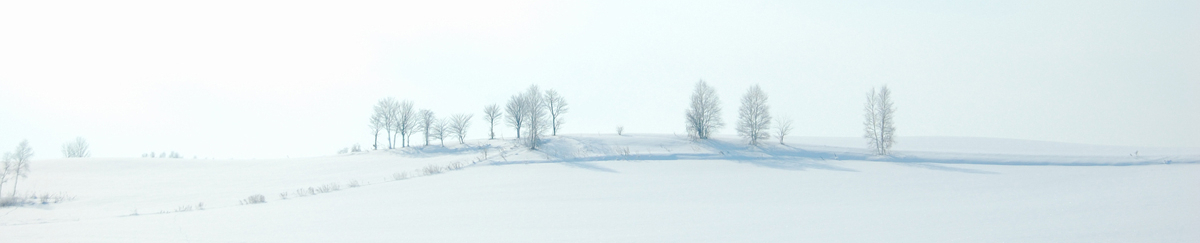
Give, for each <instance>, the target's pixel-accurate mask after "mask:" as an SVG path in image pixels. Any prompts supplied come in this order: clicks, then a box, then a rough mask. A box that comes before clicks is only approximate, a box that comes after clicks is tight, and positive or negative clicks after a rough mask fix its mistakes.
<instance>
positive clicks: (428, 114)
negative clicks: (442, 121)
mask: <svg viewBox="0 0 1200 243" xmlns="http://www.w3.org/2000/svg"><path fill="white" fill-rule="evenodd" d="M418 114H419V115H417V117H419V118H420V123H419V124H418V125H419V127H418V128H419V129H421V133H422V134H425V146H429V137H430V135H432V134H433V132H434V130H433V128H434V125H437V121H438V119H437V117H434V116H433V111H431V110H424V109H422V110H421V112H419V113H418Z"/></svg>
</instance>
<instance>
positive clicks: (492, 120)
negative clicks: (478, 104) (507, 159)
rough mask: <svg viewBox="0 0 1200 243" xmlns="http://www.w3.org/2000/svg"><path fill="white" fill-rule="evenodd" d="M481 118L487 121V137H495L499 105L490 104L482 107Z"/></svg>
mask: <svg viewBox="0 0 1200 243" xmlns="http://www.w3.org/2000/svg"><path fill="white" fill-rule="evenodd" d="M483 119H484V120H487V122H488V139H496V120H497V119H500V106H498V105H496V104H492V105H489V106H487V107H484V108H483Z"/></svg>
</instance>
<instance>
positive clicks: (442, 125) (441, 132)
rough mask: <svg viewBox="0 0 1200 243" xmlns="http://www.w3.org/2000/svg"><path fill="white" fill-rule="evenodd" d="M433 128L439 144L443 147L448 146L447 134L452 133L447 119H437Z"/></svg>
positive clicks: (433, 134) (433, 133) (434, 136)
mask: <svg viewBox="0 0 1200 243" xmlns="http://www.w3.org/2000/svg"><path fill="white" fill-rule="evenodd" d="M432 129H433V132H432V133H431V134H432V136H433V138H436V139H437V140H438V144H440V145H442V147H446V136H448V135H450V134H449V133H450V131H449V130H450V129H449V126H448V125H447V124H446V119H437V121H435V122H433V127H432Z"/></svg>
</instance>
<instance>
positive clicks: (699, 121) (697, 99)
mask: <svg viewBox="0 0 1200 243" xmlns="http://www.w3.org/2000/svg"><path fill="white" fill-rule="evenodd" d="M686 116H687V131H688V137H689V138H692V139H708V137H709V136H710V135H712V132H714V131H716V130H717V129H721V128H722V127H725V122H723V121H721V99H720V98H718V97H717V91H716V90H713V88H712V87H709V86H708V83H705V82H704V80H700V82H696V89H695V91H693V92H692V103H691V105H690V106H689V107H688V110H687V114H686Z"/></svg>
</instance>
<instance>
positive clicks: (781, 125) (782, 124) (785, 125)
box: [775, 117, 792, 144]
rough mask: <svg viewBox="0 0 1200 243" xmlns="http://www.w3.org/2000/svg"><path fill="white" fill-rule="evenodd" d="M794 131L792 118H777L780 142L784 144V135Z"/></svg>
mask: <svg viewBox="0 0 1200 243" xmlns="http://www.w3.org/2000/svg"><path fill="white" fill-rule="evenodd" d="M790 133H792V118H787V117H784V118H781V119H776V120H775V136H777V137H779V144H783V137H784V136H787V135H788V134H790Z"/></svg>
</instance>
